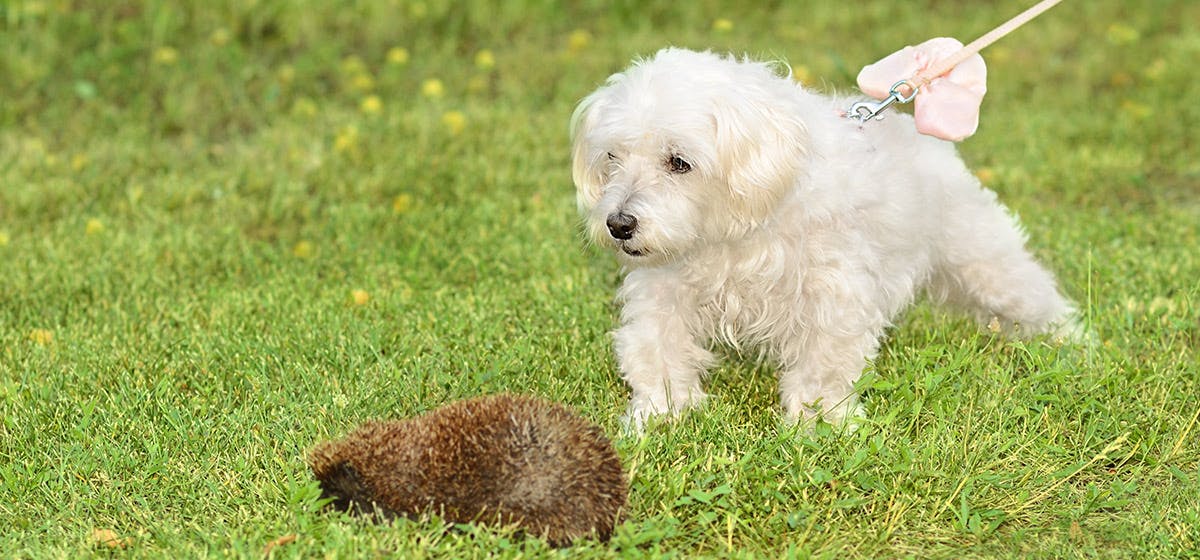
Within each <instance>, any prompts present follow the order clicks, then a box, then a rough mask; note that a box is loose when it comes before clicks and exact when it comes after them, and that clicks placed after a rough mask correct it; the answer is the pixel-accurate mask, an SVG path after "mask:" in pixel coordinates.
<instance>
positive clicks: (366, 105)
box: [358, 95, 383, 115]
mask: <svg viewBox="0 0 1200 560" xmlns="http://www.w3.org/2000/svg"><path fill="white" fill-rule="evenodd" d="M358 108H359V109H361V110H362V112H364V113H366V114H368V115H377V114H379V112H380V111H381V110H383V100H381V99H379V96H378V95H368V96H366V97H364V98H363V100H362V103H360V104H359V106H358Z"/></svg>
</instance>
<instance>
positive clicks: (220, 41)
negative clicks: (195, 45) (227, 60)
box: [208, 27, 230, 47]
mask: <svg viewBox="0 0 1200 560" xmlns="http://www.w3.org/2000/svg"><path fill="white" fill-rule="evenodd" d="M229 37H230V34H229V30H228V29H225V28H224V27H219V28H217V29H214V30H213V32H212V33H210V34H209V36H208V42H209V43H212V44H213V46H215V47H224V46H225V45H226V44H228V43H229Z"/></svg>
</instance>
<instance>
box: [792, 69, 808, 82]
mask: <svg viewBox="0 0 1200 560" xmlns="http://www.w3.org/2000/svg"><path fill="white" fill-rule="evenodd" d="M792 79H793V80H796V81H797V82H799V83H801V84H808V83H812V71H811V70H809V69H808V67H807V66H805V65H803V64H801V65H798V66H793V67H792Z"/></svg>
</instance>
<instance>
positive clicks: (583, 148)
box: [571, 90, 608, 213]
mask: <svg viewBox="0 0 1200 560" xmlns="http://www.w3.org/2000/svg"><path fill="white" fill-rule="evenodd" d="M603 91H604V90H600V91H597V92H595V93H593V94H591V95H589V96H587V97H585V98H584V99H583V101H580V102H579V106H578V107H576V108H575V112H574V114H572V115H571V177H572V179H574V181H575V202H576V204H577V205H578V206H579V211H580V212H581V213H586V212H587V211H588V210H589V209H591V207H592V206H594V205H595V204H596V202H597V201H599V200H600V193H601V190H602V189H603V187H604V181H605V178H604V168H605V165H607V163H608V162H607V156H606V154H604V153H601V150H599V149H598V148H596V147H595V146H594V145H593V144H592V142H591V141H590V136H591V132H592V128H593V127H594V126H595V124H596V121H597V120H598V119H599V113H600V111H601V110H602V109H603V106H604V101H603V100H602V99H601V97H600V96H601V93H602V92H603Z"/></svg>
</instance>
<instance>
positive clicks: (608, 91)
mask: <svg viewBox="0 0 1200 560" xmlns="http://www.w3.org/2000/svg"><path fill="white" fill-rule="evenodd" d="M776 67H777V65H770V64H764V63H758V62H753V61H749V60H739V59H736V58H732V57H723V56H718V55H716V54H713V53H709V52H693V51H688V50H683V49H677V48H669V49H664V50H662V51H659V52H658V53H657V54H656V55H654V57H653V58H651V59H649V60H642V61H639V62H636V63H635V64H634V65H633V66H632V67H630V68H629V69H628V70H626V71H625V72H622V73H619V74H615V75H613V76H612V77H610V78H609V79H608V82H607V83H606V84H605V85H604V86H603V87H601V88H600V89H599V90H597V91H596V92H595V93H593V94H591V95H589V96H588V97H587V98H585V99H584V100H583V101H582V102H581V103H580V104H579V107H578V109H576V111H575V114H574V116H573V117H572V121H571V128H572V138H573V144H574V145H573V175H574V180H575V185H576V187H577V194H578V203H579V208H580V211H581V213H582V214H583V216H584V219H585V222H586V226H585V228H586V230H587V233H588V234H589V235H590V237H591V239H592V240H593V241H594V242H595V243H597V244H599V245H602V246H606V247H610V248H612V249H613V250H615V252H616V255H617V257H618V258H619V259H620V261H621V263H622V265H624V267H625V269H626V271H627V275H626V277H625V280H624V283H623V284H622V286H621V288H620V290H619V292H618V300H619V301H620V302H621V304H622V310H621V326H620V328H618V329H617V330H616V332H615V334H614V339H615V346H616V354H617V361H618V365H619V367H620V370H621V375H622V376H623V377H624V379H625V381H626V382H628V383H629V386H630V387H631V389H632V399H631V402H630V404H629V411H628V415H627V417H626V420H627V421H628V422H630V423H631V424H632V425H633V426H634V427H638V428H640V427H641V426H642V424H643V422H644V421H645V420H646V419H647V418H649V417H651V416H653V415H658V414H673V413H677V412H679V411H682V410H684V409H687V408H688V407H692V406H694V405H697V404H698V403H700V402H701V401H702V400H703V399H704V397H705V393H704V390H703V388H702V387H701V379H702V377H703V376H704V374H705V371H706V370H707V368H709V367H710V366H711V365H712V364H713V362H714V356H713V353H712V352H711V351H710V348H711V347H712V345H713V344H718V343H723V344H726V345H729V346H732V347H733V348H735V349H739V350H740V349H743V348H753V349H756V350H757V351H758V352H759V353H760V355H761V356H762V357H765V358H768V359H770V360H773V361H774V362H777V363H778V365H779V367H780V376H779V378H780V379H779V393H780V398H781V401H782V405H783V411H784V414H785V415H786V417H787V418H788V419H791V420H807V419H812V418H814V417H817V416H823V417H824V418H825V419H826V420H827V421H829V422H832V423H835V424H836V423H839V422H841V421H843V420H845V419H847V418H848V417H852V416H856V415H859V414H861V412H860V408H859V405H858V401H857V397H856V396H855V394H854V389H853V385H854V383H855V381H856V380H857V379H858V378H859V376H860V375H861V374H862V371H863V368H864V367H866V365H867V361H868V360H870V359H872V358H873V357H874V356H875V354H876V352H877V350H878V348H879V344H880V340H881V338H882V337H883V336H884V330H885V329H886V328H887V327H888V326H889V325H890V324H891V321H892V320H893V318H894V317H896V315H897V314H898V313H899V312H900V311H901V310H902V309H904V308H905V307H906V306H907V305H909V304H910V303H911V302H912V301H913V298H914V297H915V296H916V295H917V294H918V292H919V290H921V289H922V288H923V289H925V290H926V291H927V292H928V293H929V294H930V295H931V296H932V297H933V298H934V299H936V300H938V301H943V302H950V303H955V304H959V305H961V306H964V307H966V308H968V309H970V310H972V311H973V312H974V314H975V316H976V318H978V319H979V320H980V321H982V322H983V323H985V324H986V323H992V324H993V325H994V324H995V323H994V321H999V324H1000V325H1002V326H1003V327H1004V328H1006V329H1007V330H1010V331H1015V332H1018V333H1020V334H1031V333H1043V332H1054V331H1055V330H1056V329H1060V328H1062V327H1065V326H1067V325H1068V324H1070V323H1071V322H1070V317H1071V314H1072V306H1071V304H1070V302H1068V301H1067V300H1066V299H1065V298H1064V297H1063V296H1062V295H1061V294H1060V293H1059V291H1058V289H1057V287H1056V286H1055V280H1054V277H1053V275H1052V274H1051V273H1050V272H1048V271H1046V269H1045V268H1043V267H1042V266H1040V265H1039V264H1038V263H1037V262H1036V261H1035V260H1034V259H1033V257H1032V256H1031V255H1030V254H1029V252H1028V251H1026V250H1025V247H1024V235H1023V234H1022V232H1021V229H1020V228H1019V226H1018V225H1017V223H1016V221H1015V220H1014V219H1013V218H1012V217H1011V216H1010V215H1009V214H1008V213H1007V212H1006V210H1005V209H1004V207H1003V206H1001V205H1000V204H999V203H998V202H997V201H996V196H995V194H994V193H992V192H991V191H989V190H987V189H985V188H983V187H982V186H981V185H980V183H979V181H978V180H976V178H975V177H974V176H973V175H972V174H971V173H970V172H969V171H968V170H967V168H966V166H965V165H964V164H963V162H962V160H961V159H959V157H958V154H957V152H956V151H955V148H954V145H953V144H951V143H949V142H945V141H941V140H937V139H934V138H931V137H928V136H922V135H920V134H918V133H917V132H916V131H915V128H914V126H913V123H912V119H911V118H909V117H907V116H903V115H901V114H899V113H889V115H888V117H887V118H886V119H885V120H883V121H872V122H870V123H867V124H860V123H859V122H857V121H852V120H850V119H847V118H844V117H843V116H841V114H842V112H843V110H844V109H846V108H847V107H849V106H850V104H851V102H852V101H853V100H851V99H849V98H844V99H837V98H831V97H826V96H822V95H818V94H816V93H813V92H810V91H807V90H805V89H803V88H802V87H800V86H799V85H797V84H796V83H795V82H794V81H793V80H791V79H790V78H788V77H786V76H780V75H779V73H778V72H777V71H776Z"/></svg>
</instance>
